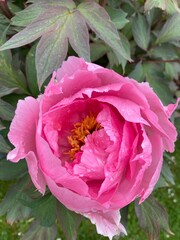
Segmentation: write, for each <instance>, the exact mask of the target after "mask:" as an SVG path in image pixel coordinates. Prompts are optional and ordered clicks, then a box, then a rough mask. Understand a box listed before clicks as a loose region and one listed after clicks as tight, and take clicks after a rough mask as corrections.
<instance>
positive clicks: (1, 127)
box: [0, 121, 6, 131]
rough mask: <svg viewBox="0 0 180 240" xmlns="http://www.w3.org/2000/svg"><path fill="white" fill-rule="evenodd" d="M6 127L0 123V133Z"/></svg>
mask: <svg viewBox="0 0 180 240" xmlns="http://www.w3.org/2000/svg"><path fill="white" fill-rule="evenodd" d="M5 128H6V127H5V126H4V125H3V124H2V122H1V121H0V131H1V130H3V129H5Z"/></svg>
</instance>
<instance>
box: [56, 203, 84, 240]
mask: <svg viewBox="0 0 180 240" xmlns="http://www.w3.org/2000/svg"><path fill="white" fill-rule="evenodd" d="M81 220H82V216H81V215H78V214H76V213H75V212H72V211H70V210H68V209H67V208H66V207H65V206H64V205H62V204H61V203H58V221H59V223H60V226H61V228H62V230H63V233H64V235H65V237H66V239H67V240H76V237H77V230H78V227H79V225H80V223H81Z"/></svg>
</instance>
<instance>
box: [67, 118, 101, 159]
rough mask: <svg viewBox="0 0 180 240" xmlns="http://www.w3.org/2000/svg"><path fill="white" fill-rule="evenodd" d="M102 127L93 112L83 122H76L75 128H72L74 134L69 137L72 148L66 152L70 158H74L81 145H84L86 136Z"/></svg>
mask: <svg viewBox="0 0 180 240" xmlns="http://www.w3.org/2000/svg"><path fill="white" fill-rule="evenodd" d="M101 128H102V127H101V125H100V123H98V122H97V121H96V118H95V117H94V115H93V114H92V113H90V115H88V116H86V117H85V118H84V119H83V120H82V121H81V122H77V123H75V124H74V128H73V129H72V130H71V133H72V134H71V135H70V136H68V137H67V138H68V142H69V144H70V145H71V149H70V150H69V151H68V152H67V153H66V154H69V156H70V160H74V156H75V154H76V153H77V152H79V151H80V149H81V146H82V145H84V143H85V137H86V136H87V135H88V134H91V133H93V132H94V131H96V130H99V129H101Z"/></svg>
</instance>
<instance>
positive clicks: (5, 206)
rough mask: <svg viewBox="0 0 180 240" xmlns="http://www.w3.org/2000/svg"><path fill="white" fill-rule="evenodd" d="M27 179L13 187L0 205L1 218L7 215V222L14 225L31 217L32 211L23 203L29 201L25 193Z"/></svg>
mask: <svg viewBox="0 0 180 240" xmlns="http://www.w3.org/2000/svg"><path fill="white" fill-rule="evenodd" d="M26 184H27V179H23V180H21V182H18V183H17V184H15V185H13V186H12V187H11V188H10V189H9V191H8V192H7V194H6V196H5V198H4V199H3V201H2V202H1V203H0V216H2V215H4V214H5V213H6V214H7V222H9V223H11V224H12V223H13V222H15V221H17V220H22V219H24V218H27V217H29V214H30V209H29V208H27V207H26V206H24V205H23V204H22V203H21V201H22V200H26V201H27V199H29V198H28V196H27V195H26V194H25V193H24V192H23V189H24V187H25V185H26Z"/></svg>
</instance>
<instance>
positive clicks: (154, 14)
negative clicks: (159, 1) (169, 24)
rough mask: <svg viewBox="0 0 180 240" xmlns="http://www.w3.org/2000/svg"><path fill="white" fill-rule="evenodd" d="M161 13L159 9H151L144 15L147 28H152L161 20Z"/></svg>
mask: <svg viewBox="0 0 180 240" xmlns="http://www.w3.org/2000/svg"><path fill="white" fill-rule="evenodd" d="M162 14H163V12H162V11H161V9H159V8H153V9H151V10H150V11H148V12H146V13H145V16H146V19H147V21H148V23H149V26H153V25H154V24H156V23H157V22H158V21H160V19H161V18H162Z"/></svg>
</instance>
